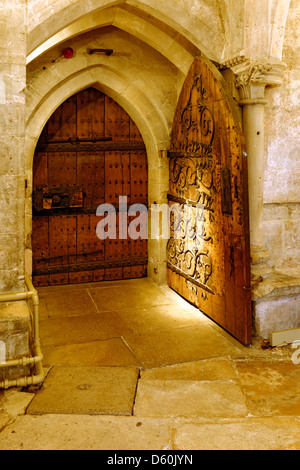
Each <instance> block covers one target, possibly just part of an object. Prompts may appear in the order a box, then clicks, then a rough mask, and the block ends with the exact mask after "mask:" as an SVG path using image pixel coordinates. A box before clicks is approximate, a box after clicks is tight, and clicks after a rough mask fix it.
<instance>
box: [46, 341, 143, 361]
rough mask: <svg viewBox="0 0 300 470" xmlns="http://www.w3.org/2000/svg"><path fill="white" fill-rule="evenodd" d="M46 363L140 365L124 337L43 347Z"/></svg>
mask: <svg viewBox="0 0 300 470" xmlns="http://www.w3.org/2000/svg"><path fill="white" fill-rule="evenodd" d="M43 354H44V360H43V362H44V364H45V365H48V366H50V365H51V364H60V365H68V366H88V365H91V366H106V365H109V366H111V367H115V366H119V367H126V366H137V367H138V366H139V365H140V363H139V362H138V360H137V359H136V358H135V356H134V355H133V354H132V352H131V351H130V349H129V348H128V347H127V345H126V344H125V343H124V341H123V340H122V338H112V339H106V340H103V341H88V342H84V343H80V344H77V343H74V344H66V345H61V346H56V347H51V346H49V347H43Z"/></svg>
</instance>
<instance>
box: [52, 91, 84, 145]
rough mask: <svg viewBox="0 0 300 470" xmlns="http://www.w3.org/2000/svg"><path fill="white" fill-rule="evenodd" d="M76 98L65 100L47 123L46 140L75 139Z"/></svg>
mask: <svg viewBox="0 0 300 470" xmlns="http://www.w3.org/2000/svg"><path fill="white" fill-rule="evenodd" d="M76 102H77V99H76V96H72V97H71V98H69V99H68V100H66V101H65V102H64V103H63V104H62V105H61V106H60V107H59V108H58V109H57V110H56V111H55V112H54V113H53V114H52V116H51V118H50V119H49V121H48V140H49V142H51V141H61V142H63V141H68V140H69V139H74V138H76V127H77V122H76V107H77V103H76Z"/></svg>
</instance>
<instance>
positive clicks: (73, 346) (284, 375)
mask: <svg viewBox="0 0 300 470" xmlns="http://www.w3.org/2000/svg"><path fill="white" fill-rule="evenodd" d="M38 291H39V297H40V328H41V342H42V350H43V353H44V362H43V365H44V367H45V371H46V374H47V375H46V378H45V380H44V383H43V384H42V385H41V386H39V387H29V388H27V389H25V390H24V389H16V388H15V389H10V390H6V391H0V450H14V449H24V450H25V449H26V450H27V449H28V450H29V449H34V450H38V449H51V450H61V449H66V450H67V449H69V450H75V449H87V450H89V449H91V450H92V449H93V450H96V449H98V450H162V449H164V450H202V449H226V450H227V449H228V450H229V449H268V450H271V449H284V450H286V449H297V450H299V449H300V393H299V392H300V369H299V368H300V365H297V364H294V363H293V362H292V354H293V352H294V351H293V350H292V349H291V347H290V346H285V347H277V348H268V349H263V348H262V347H261V343H260V342H259V341H258V340H254V341H253V345H251V346H249V347H244V346H243V345H241V344H240V343H239V342H238V341H236V340H235V339H234V338H232V337H231V336H230V335H229V334H227V333H226V332H225V331H224V330H222V329H221V328H220V327H219V326H218V325H216V324H215V323H214V322H212V321H211V320H210V319H209V318H208V317H206V316H205V315H203V314H201V313H200V312H199V311H198V310H197V309H195V308H194V307H193V306H191V305H189V304H188V303H186V302H185V301H184V300H183V299H181V298H180V297H179V296H177V295H176V294H175V293H174V292H173V291H172V290H171V289H169V288H168V287H158V286H156V285H155V284H154V283H153V282H152V281H151V280H149V279H140V280H127V281H116V282H105V283H94V284H81V285H69V286H60V287H45V288H39V289H38Z"/></svg>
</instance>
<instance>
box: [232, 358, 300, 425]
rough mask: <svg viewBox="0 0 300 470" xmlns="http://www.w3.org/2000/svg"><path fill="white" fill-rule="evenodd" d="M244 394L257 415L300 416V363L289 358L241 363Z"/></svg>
mask: <svg viewBox="0 0 300 470" xmlns="http://www.w3.org/2000/svg"><path fill="white" fill-rule="evenodd" d="M236 370H237V373H238V375H239V378H240V381H241V386H242V389H243V393H244V394H245V397H246V399H247V403H248V406H249V409H250V411H251V413H252V414H253V415H255V416H300V366H299V364H298V365H295V364H293V363H292V361H290V362H286V361H276V362H275V361H270V362H268V361H259V362H257V361H254V362H253V361H248V362H237V363H236Z"/></svg>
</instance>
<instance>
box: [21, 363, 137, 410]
mask: <svg viewBox="0 0 300 470" xmlns="http://www.w3.org/2000/svg"><path fill="white" fill-rule="evenodd" d="M138 376H139V370H138V369H137V368H130V367H128V368H127V367H64V366H54V367H53V368H52V369H51V370H50V372H49V374H48V375H47V377H46V379H45V381H44V384H43V387H42V388H41V390H39V391H38V392H37V394H36V396H35V398H34V399H33V400H32V402H31V404H30V406H29V407H28V410H27V413H28V414H48V413H53V414H57V413H65V414H69V413H71V414H80V413H83V414H104V415H105V414H107V415H110V414H112V415H131V414H132V409H133V403H134V398H135V391H136V384H137V380H138Z"/></svg>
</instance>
